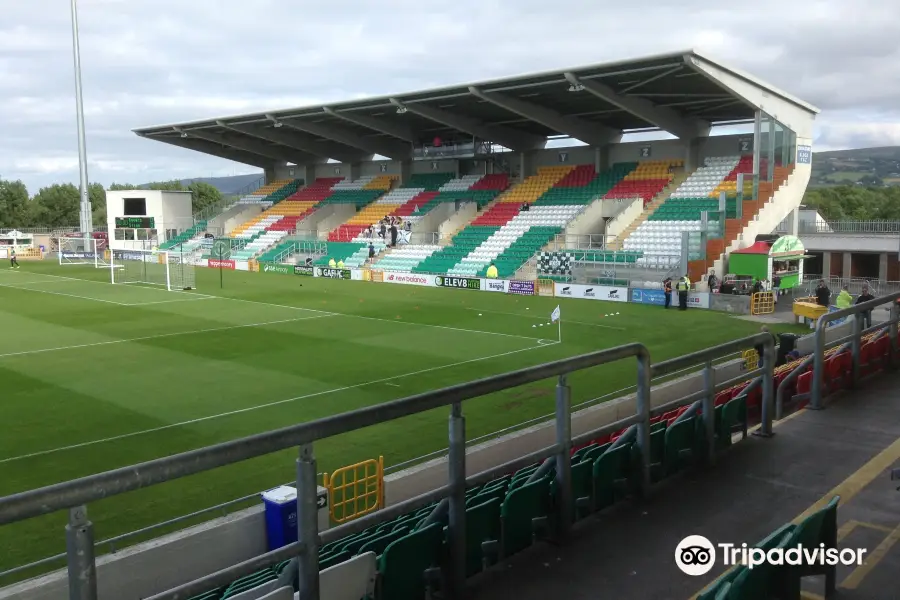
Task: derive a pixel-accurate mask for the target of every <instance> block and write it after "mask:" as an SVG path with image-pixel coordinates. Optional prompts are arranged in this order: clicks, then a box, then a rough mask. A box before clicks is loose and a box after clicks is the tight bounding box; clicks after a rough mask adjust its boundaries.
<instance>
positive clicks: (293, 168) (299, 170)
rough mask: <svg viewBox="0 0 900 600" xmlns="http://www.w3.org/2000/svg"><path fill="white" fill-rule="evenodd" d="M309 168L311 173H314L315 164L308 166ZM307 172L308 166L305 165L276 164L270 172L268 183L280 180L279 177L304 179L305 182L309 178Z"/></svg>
mask: <svg viewBox="0 0 900 600" xmlns="http://www.w3.org/2000/svg"><path fill="white" fill-rule="evenodd" d="M308 169H309V173H310V174H312V173H313V172H314V170H315V165H312V166H310V167H308ZM306 173H307V167H305V166H303V165H276V166H275V168H274V169H272V171H271V172H270V173H268V177H267V179H266V183H271V182H273V181H278V180H279V179H302V180H304V182H305V181H306V180H307V177H306Z"/></svg>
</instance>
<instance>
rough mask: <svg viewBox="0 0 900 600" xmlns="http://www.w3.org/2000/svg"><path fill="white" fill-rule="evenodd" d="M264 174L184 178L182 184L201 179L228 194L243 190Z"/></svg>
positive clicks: (185, 184) (186, 184)
mask: <svg viewBox="0 0 900 600" xmlns="http://www.w3.org/2000/svg"><path fill="white" fill-rule="evenodd" d="M262 176H263V174H262V173H251V174H250V175H233V176H230V177H196V178H194V179H182V180H181V185H183V186H188V185H190V184H191V183H193V182H195V181H201V182H203V183H208V184H209V185H211V186H213V187H214V188H216V189H218V190H219V191H220V192H222V194H224V195H226V196H228V195H230V194H237V193H239V192H241V191H242V190H243V189H244V188H246V187H247V186H249V185H251V184H253V183H256V182H257V181H259V180H260V179H261V178H262Z"/></svg>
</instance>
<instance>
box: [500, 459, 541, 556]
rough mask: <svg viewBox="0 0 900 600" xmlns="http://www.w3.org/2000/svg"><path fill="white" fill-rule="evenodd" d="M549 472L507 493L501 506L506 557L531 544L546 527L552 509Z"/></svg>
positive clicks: (504, 554)
mask: <svg viewBox="0 0 900 600" xmlns="http://www.w3.org/2000/svg"><path fill="white" fill-rule="evenodd" d="M550 481H551V477H550V476H549V475H547V476H545V477H542V478H540V479H538V480H537V481H533V482H531V483H527V482H526V483H524V484H523V485H521V487H518V488H516V489H513V490H511V491H510V492H509V494H507V496H506V499H505V500H504V501H503V504H502V506H501V508H500V518H501V524H502V548H503V556H510V555H512V554H515V553H516V552H519V551H520V550H523V549H525V548H527V547H528V546H530V545H531V544H532V543H533V542H534V540H535V538H536V537H538V536H540V535H541V534H542V533H543V532H544V531H546V529H547V526H548V524H547V515H548V513H549V510H550Z"/></svg>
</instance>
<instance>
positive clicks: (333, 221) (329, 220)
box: [316, 205, 356, 239]
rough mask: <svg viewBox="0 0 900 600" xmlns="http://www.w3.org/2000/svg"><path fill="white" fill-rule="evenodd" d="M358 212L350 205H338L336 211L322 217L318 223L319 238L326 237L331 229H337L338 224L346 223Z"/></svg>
mask: <svg viewBox="0 0 900 600" xmlns="http://www.w3.org/2000/svg"><path fill="white" fill-rule="evenodd" d="M355 214H356V209H355V208H354V207H353V206H349V205H337V206H335V207H334V212H332V213H331V214H330V215H328V216H327V217H325V218H324V219H322V220H321V221H319V222H318V223H317V224H316V229H317V230H318V236H319V238H322V239H324V238H325V237H327V236H328V234H329V233H331V231H333V230H334V229H337V227H338V225H340V224H342V223H344V222H345V221H347V219H349V218H350V217H352V216H353V215H355Z"/></svg>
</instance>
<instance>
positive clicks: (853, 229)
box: [775, 220, 900, 235]
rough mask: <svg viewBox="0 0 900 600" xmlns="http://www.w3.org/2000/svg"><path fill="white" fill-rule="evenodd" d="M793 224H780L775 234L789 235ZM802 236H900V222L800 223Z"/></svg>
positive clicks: (785, 222) (786, 222)
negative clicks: (839, 234)
mask: <svg viewBox="0 0 900 600" xmlns="http://www.w3.org/2000/svg"><path fill="white" fill-rule="evenodd" d="M790 230H791V224H790V223H789V222H788V221H787V220H785V221H782V222H781V223H779V224H778V227H776V228H775V233H788V232H790ZM797 233H798V234H800V235H803V234H804V233H805V234H816V233H845V234H846V233H850V234H862V235H900V221H816V222H814V223H813V222H810V221H800V223H799V224H798V226H797Z"/></svg>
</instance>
